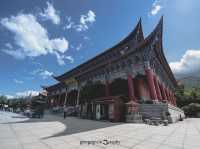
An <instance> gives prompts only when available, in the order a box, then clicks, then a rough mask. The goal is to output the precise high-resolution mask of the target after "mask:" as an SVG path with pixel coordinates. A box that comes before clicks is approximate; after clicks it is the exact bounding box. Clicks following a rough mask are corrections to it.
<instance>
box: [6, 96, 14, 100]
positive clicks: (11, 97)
mask: <svg viewBox="0 0 200 149" xmlns="http://www.w3.org/2000/svg"><path fill="white" fill-rule="evenodd" d="M5 96H6V98H7V99H13V98H14V96H12V95H5Z"/></svg>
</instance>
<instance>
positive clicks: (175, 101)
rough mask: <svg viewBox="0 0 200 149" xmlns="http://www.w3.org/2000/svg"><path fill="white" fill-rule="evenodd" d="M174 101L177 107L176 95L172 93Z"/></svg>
mask: <svg viewBox="0 0 200 149" xmlns="http://www.w3.org/2000/svg"><path fill="white" fill-rule="evenodd" d="M172 96H173V99H174V105H175V106H176V97H175V95H174V93H172Z"/></svg>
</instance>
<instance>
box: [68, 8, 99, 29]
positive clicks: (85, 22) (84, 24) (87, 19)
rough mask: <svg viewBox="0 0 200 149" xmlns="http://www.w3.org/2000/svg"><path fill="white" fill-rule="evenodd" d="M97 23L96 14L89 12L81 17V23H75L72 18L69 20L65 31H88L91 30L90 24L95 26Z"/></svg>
mask: <svg viewBox="0 0 200 149" xmlns="http://www.w3.org/2000/svg"><path fill="white" fill-rule="evenodd" d="M95 21H96V14H95V13H94V12H93V11H92V10H89V11H88V13H87V14H85V15H81V16H80V20H79V23H76V24H75V23H74V22H73V21H72V19H71V17H68V18H67V25H66V26H64V29H72V28H73V29H75V30H76V31H78V32H81V31H86V30H88V29H89V24H93V23H94V22H95Z"/></svg>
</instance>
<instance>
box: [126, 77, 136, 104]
mask: <svg viewBox="0 0 200 149" xmlns="http://www.w3.org/2000/svg"><path fill="white" fill-rule="evenodd" d="M127 80H128V95H129V99H130V100H133V101H135V93H134V82H133V78H132V76H131V75H130V74H128V79H127Z"/></svg>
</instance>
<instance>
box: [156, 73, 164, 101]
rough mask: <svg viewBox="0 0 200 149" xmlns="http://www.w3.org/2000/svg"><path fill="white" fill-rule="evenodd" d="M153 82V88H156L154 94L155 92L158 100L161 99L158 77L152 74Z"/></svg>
mask: <svg viewBox="0 0 200 149" xmlns="http://www.w3.org/2000/svg"><path fill="white" fill-rule="evenodd" d="M154 82H155V88H156V94H157V98H158V100H160V101H161V100H162V97H161V93H160V87H159V84H158V79H157V77H156V76H154Z"/></svg>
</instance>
